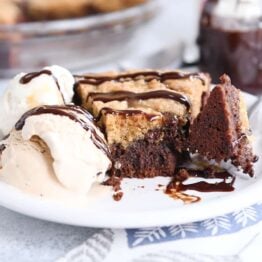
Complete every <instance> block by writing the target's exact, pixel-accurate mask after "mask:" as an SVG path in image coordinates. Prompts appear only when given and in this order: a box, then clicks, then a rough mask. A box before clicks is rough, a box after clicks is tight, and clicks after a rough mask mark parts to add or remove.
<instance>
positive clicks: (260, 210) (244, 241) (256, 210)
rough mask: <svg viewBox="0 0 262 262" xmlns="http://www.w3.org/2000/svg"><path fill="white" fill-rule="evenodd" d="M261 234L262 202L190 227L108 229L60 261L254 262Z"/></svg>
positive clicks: (260, 243)
mask: <svg viewBox="0 0 262 262" xmlns="http://www.w3.org/2000/svg"><path fill="white" fill-rule="evenodd" d="M260 233H261V234H262V203H258V204H255V205H253V206H250V207H247V208H245V209H242V210H239V211H236V212H233V213H230V214H226V215H223V216H219V217H215V218H211V219H207V220H204V221H200V222H194V223H189V224H184V225H174V226H168V227H155V228H139V229H118V230H111V229H104V230H101V231H100V232H99V233H96V234H95V235H94V236H93V237H91V238H89V239H87V240H86V241H85V242H84V243H83V244H82V245H80V246H79V247H77V248H75V249H73V250H72V251H70V252H69V253H68V254H67V255H65V256H64V257H63V258H61V259H59V260H58V261H59V262H76V261H87V262H89V261H90V262H91V261H92V262H102V261H104V262H113V261H128V262H131V261H132V262H171V261H181V262H193V261H199V262H200V261H201V262H205V261H208V262H218V261H219V262H220V261H225V262H227V261H251V262H253V261H260V259H261V257H262V250H261V246H262V237H261V235H260ZM253 242H254V243H253ZM259 246H260V248H259ZM253 249H255V250H253ZM259 252H261V254H260V255H259Z"/></svg>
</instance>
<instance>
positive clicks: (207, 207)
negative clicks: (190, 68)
mask: <svg viewBox="0 0 262 262" xmlns="http://www.w3.org/2000/svg"><path fill="white" fill-rule="evenodd" d="M245 96H246V100H247V102H248V104H249V105H250V104H252V102H253V101H254V97H252V96H249V95H245ZM260 126H261V127H262V125H260ZM261 132H262V128H261ZM256 148H262V138H259V139H257V141H256ZM259 155H260V156H261V152H259ZM261 170H262V161H259V162H258V163H257V164H256V171H255V173H256V177H255V178H249V177H247V176H238V177H237V180H236V184H235V188H236V190H235V191H234V192H230V193H199V192H193V191H192V192H189V193H193V194H194V195H197V196H200V197H201V198H202V200H201V201H200V202H198V203H195V204H187V205H186V204H183V203H182V202H181V201H179V200H174V199H172V198H170V197H168V196H167V195H165V194H164V193H163V192H162V191H161V190H160V191H156V189H157V188H158V184H167V183H168V181H169V179H168V178H163V177H159V178H155V179H144V180H138V179H132V180H128V179H126V180H124V182H123V189H124V190H123V191H124V197H123V199H122V200H121V201H120V202H116V201H113V200H112V197H111V192H109V191H108V190H106V191H104V193H102V194H99V195H98V196H97V198H96V199H95V201H92V202H91V203H90V204H89V205H88V206H86V207H74V208H73V207H69V206H65V205H61V204H59V203H58V202H55V201H51V200H43V199H41V198H40V197H35V196H31V195H28V194H25V193H23V192H21V191H19V190H17V189H15V188H13V187H11V186H8V185H6V184H4V183H0V205H2V206H3V207H6V208H8V209H11V210H14V211H16V212H19V213H22V214H25V215H28V216H32V217H36V218H40V219H44V220H49V221H54V222H59V223H65V224H70V225H77V226H88V227H103V228H105V227H107V228H109V227H110V228H135V227H152V226H167V225H173V224H183V223H189V222H193V221H199V220H203V219H207V218H210V217H214V216H219V215H222V214H225V213H228V212H232V211H234V210H238V209H241V208H244V207H246V206H249V205H252V204H254V203H256V202H258V201H261V200H262V193H261V188H262V172H261ZM143 187H144V188H143Z"/></svg>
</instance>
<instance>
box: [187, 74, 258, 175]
mask: <svg viewBox="0 0 262 262" xmlns="http://www.w3.org/2000/svg"><path fill="white" fill-rule="evenodd" d="M220 80H221V84H219V85H217V86H216V87H215V88H214V89H213V90H212V92H211V94H210V96H209V98H208V100H207V103H206V105H205V106H204V108H203V110H202V112H201V113H200V114H199V115H198V117H197V118H196V119H195V121H194V123H193V125H192V126H191V128H190V135H189V141H190V142H189V143H190V145H189V148H190V151H191V152H197V153H199V154H200V155H202V156H205V157H206V158H207V159H208V160H211V159H214V160H216V161H217V162H220V161H222V160H224V161H227V160H231V161H232V164H233V165H235V166H236V167H240V168H242V169H243V171H244V173H248V174H249V175H250V176H253V173H254V171H253V163H254V162H255V161H256V160H257V157H256V156H254V154H253V152H252V146H251V134H250V133H251V132H250V129H249V123H248V116H247V110H246V106H245V103H244V101H243V98H242V96H241V92H240V90H238V89H237V88H235V87H234V86H233V85H232V84H231V80H230V78H229V77H228V76H227V75H223V76H222V77H221V78H220Z"/></svg>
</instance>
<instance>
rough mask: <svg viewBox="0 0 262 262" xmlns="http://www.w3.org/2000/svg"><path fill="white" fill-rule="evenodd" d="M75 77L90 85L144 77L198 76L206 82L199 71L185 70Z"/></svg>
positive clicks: (177, 77) (185, 77)
mask: <svg viewBox="0 0 262 262" xmlns="http://www.w3.org/2000/svg"><path fill="white" fill-rule="evenodd" d="M75 77H80V78H82V79H81V80H79V81H78V83H79V84H90V85H101V84H103V83H104V82H107V81H117V82H125V81H129V80H140V79H143V80H144V81H146V82H150V81H152V80H158V81H160V82H165V81H167V80H179V79H190V78H197V79H199V80H201V82H202V84H203V85H204V84H205V80H204V79H203V78H202V77H201V75H200V74H198V73H183V72H177V71H176V72H175V71H173V72H163V73H161V72H158V71H142V72H135V73H127V74H120V75H116V76H99V75H84V76H78V75H76V76H75Z"/></svg>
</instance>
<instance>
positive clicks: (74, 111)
mask: <svg viewBox="0 0 262 262" xmlns="http://www.w3.org/2000/svg"><path fill="white" fill-rule="evenodd" d="M42 114H53V115H59V116H65V117H68V118H70V119H71V120H73V121H75V122H77V123H79V124H80V125H81V126H82V128H84V129H85V130H86V131H89V130H90V131H91V138H92V140H93V142H94V144H95V145H96V147H97V148H98V149H100V150H102V151H103V152H104V153H105V154H106V155H107V156H108V157H109V156H110V152H109V149H108V147H107V145H106V142H105V141H104V139H103V138H102V137H101V136H100V135H99V134H98V133H97V131H96V129H95V125H94V119H93V116H92V115H91V114H90V113H89V112H88V111H86V110H85V109H84V108H81V107H79V106H75V105H67V106H40V107H36V108H34V109H32V110H30V111H28V112H26V113H25V114H24V115H23V116H22V117H21V118H20V120H19V121H18V122H17V123H16V125H15V128H16V130H21V129H22V128H23V126H24V124H25V121H26V119H27V118H28V117H31V116H35V115H42ZM81 117H82V118H81ZM83 118H84V119H83ZM85 119H88V120H89V121H86V120H85ZM90 122H91V123H90Z"/></svg>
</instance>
